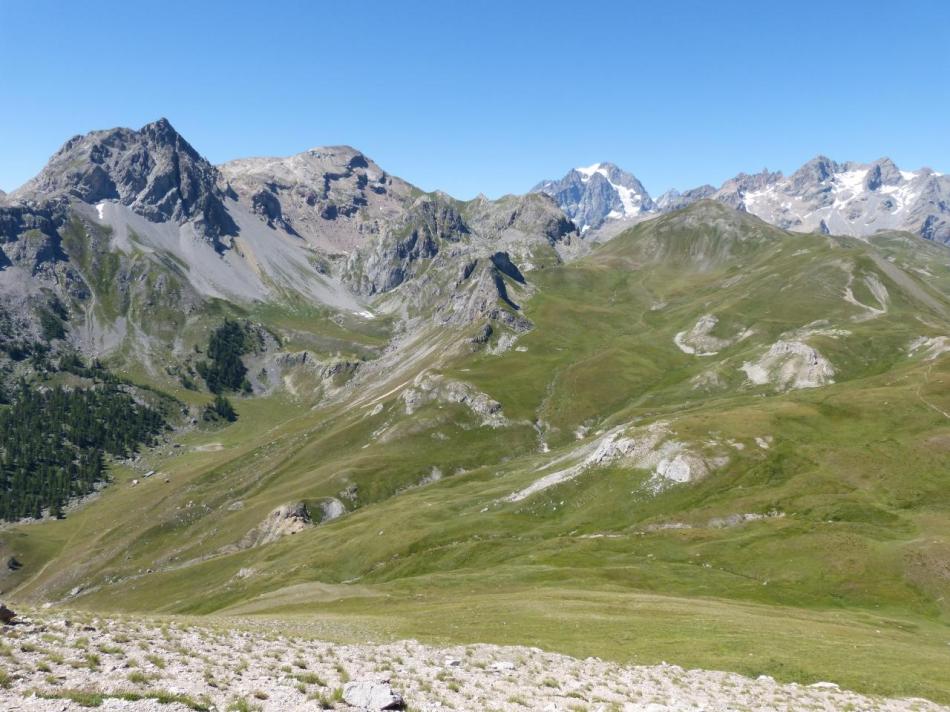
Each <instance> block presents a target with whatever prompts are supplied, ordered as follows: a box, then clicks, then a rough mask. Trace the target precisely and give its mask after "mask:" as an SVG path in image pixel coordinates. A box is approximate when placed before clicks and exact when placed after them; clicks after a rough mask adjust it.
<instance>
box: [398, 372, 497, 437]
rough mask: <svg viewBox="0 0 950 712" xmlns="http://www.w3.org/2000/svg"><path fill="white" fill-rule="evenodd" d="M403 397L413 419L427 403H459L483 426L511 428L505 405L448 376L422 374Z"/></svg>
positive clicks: (404, 392)
mask: <svg viewBox="0 0 950 712" xmlns="http://www.w3.org/2000/svg"><path fill="white" fill-rule="evenodd" d="M401 397H402V400H403V403H404V404H405V408H406V415H412V414H413V413H415V412H416V411H417V410H419V408H421V407H422V406H423V405H425V404H427V403H434V402H442V403H456V404H458V405H462V406H464V407H466V408H468V410H470V411H471V412H472V414H473V415H475V416H477V417H478V418H479V419H480V420H481V423H482V425H485V426H488V427H492V428H498V427H502V426H504V425H507V424H508V420H507V418H505V416H504V414H503V413H502V409H501V403H499V402H498V401H496V400H495V399H494V398H492V397H491V396H489V395H488V394H487V393H482V392H481V391H478V390H476V389H475V387H474V386H472V385H470V384H468V383H463V382H461V381H454V380H451V379H448V378H445V377H444V376H440V375H435V374H428V373H422V374H420V375H419V376H417V377H416V378H415V380H413V382H412V385H411V386H409V387H408V388H406V389H405V390H404V391H403V392H402V394H401Z"/></svg>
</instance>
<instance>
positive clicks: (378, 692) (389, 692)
mask: <svg viewBox="0 0 950 712" xmlns="http://www.w3.org/2000/svg"><path fill="white" fill-rule="evenodd" d="M343 701H344V702H346V704H348V705H350V706H351V707H359V708H360V709H364V710H398V709H402V708H403V706H404V703H403V700H402V696H401V695H400V694H399V693H398V692H395V691H394V690H393V688H392V687H391V686H390V684H389V680H353V681H351V682H348V683H346V684H345V685H344V686H343Z"/></svg>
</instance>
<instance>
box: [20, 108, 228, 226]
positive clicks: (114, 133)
mask: <svg viewBox="0 0 950 712" xmlns="http://www.w3.org/2000/svg"><path fill="white" fill-rule="evenodd" d="M217 181H218V171H217V169H216V168H215V167H214V166H213V165H211V164H210V163H208V161H206V160H205V159H204V158H202V157H201V155H200V154H199V153H198V152H197V151H195V149H194V148H192V146H191V145H190V144H189V143H188V142H187V141H186V140H185V139H184V138H182V136H181V135H180V134H179V133H178V132H177V131H176V130H175V129H174V127H173V126H172V125H171V123H169V121H168V120H167V119H159V120H158V121H155V122H153V123H150V124H146V125H145V126H143V127H142V128H141V129H139V130H138V131H135V130H133V129H127V128H116V129H109V130H106V131H93V132H91V133H88V134H85V135H80V136H74V137H73V138H71V139H70V140H69V141H67V142H66V143H65V144H64V145H63V147H62V148H61V149H60V150H59V151H57V152H56V154H54V155H53V157H52V158H51V159H50V161H49V163H48V164H47V165H46V167H45V168H44V169H43V170H42V171H41V172H40V174H39V175H38V176H36V178H34V179H33V180H31V181H29V182H28V183H27V184H26V185H24V186H23V187H22V188H20V189H19V190H17V191H16V192H15V193H14V194H13V195H12V198H13V199H14V200H17V201H21V202H43V201H46V200H49V199H52V198H57V197H61V196H67V197H69V198H70V199H73V200H79V201H82V202H84V203H89V204H96V203H99V202H101V201H104V200H112V201H116V202H119V203H121V204H123V205H125V206H127V207H129V208H130V209H131V210H133V211H134V212H136V213H138V214H139V215H142V216H143V217H145V218H147V219H149V220H151V221H153V222H167V221H174V222H177V223H180V224H183V223H186V222H194V223H195V227H196V229H197V231H198V232H199V234H201V235H203V236H205V237H208V238H210V239H212V240H217V238H219V237H221V236H223V235H234V234H236V232H237V228H236V226H235V224H234V222H233V220H232V219H231V217H230V215H229V214H228V211H227V209H226V208H225V206H224V199H225V197H226V194H225V192H224V191H223V190H222V189H220V188H219V187H218V186H217Z"/></svg>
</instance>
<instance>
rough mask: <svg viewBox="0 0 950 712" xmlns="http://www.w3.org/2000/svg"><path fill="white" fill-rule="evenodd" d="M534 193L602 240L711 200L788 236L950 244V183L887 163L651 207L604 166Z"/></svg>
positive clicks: (776, 179)
mask: <svg viewBox="0 0 950 712" xmlns="http://www.w3.org/2000/svg"><path fill="white" fill-rule="evenodd" d="M534 190H535V191H540V192H544V193H547V194H549V195H552V196H553V197H554V198H555V200H557V202H558V204H559V205H560V206H561V208H562V209H563V210H564V211H565V212H566V213H567V214H568V215H569V216H570V217H571V218H572V219H573V220H574V221H575V223H577V224H578V226H579V227H581V229H582V230H583V231H584V232H585V234H586V233H587V232H588V231H590V232H591V234H595V235H596V236H597V237H599V238H601V239H603V238H604V237H609V236H610V235H612V234H615V233H616V232H618V231H619V230H620V229H622V228H623V227H624V223H626V222H627V221H629V220H630V219H631V218H634V219H644V218H648V217H655V216H656V215H657V214H659V213H664V212H669V211H671V210H679V209H681V208H683V207H685V206H687V205H690V204H691V203H694V202H696V201H699V200H705V199H709V198H711V199H714V200H718V201H720V202H722V203H726V204H727V205H730V206H732V207H734V208H736V209H738V210H744V211H747V212H750V213H752V214H754V215H757V216H758V217H761V218H762V219H764V220H766V221H767V222H770V223H772V224H774V225H777V226H779V227H782V228H785V229H789V230H795V231H800V232H811V231H821V232H830V233H838V234H844V235H853V236H857V237H866V236H869V235H872V234H874V233H875V232H878V231H881V230H906V231H909V232H914V233H916V234H918V235H920V236H921V237H924V238H927V239H929V240H935V241H937V242H950V177H947V176H943V175H941V174H940V173H937V172H935V171H933V170H931V169H929V168H921V169H919V170H917V171H906V170H901V169H900V168H899V167H898V166H897V164H895V163H894V161H892V160H891V159H889V158H886V157H884V158H879V159H878V160H876V161H873V162H871V163H856V162H852V161H848V162H843V163H839V162H837V161H835V160H833V159H831V158H829V157H828V156H825V155H818V156H815V157H814V158H812V159H811V160H809V161H807V162H806V163H805V164H803V165H802V166H801V167H800V168H799V169H798V170H796V171H795V172H793V173H792V174H791V175H789V176H787V177H786V176H785V175H784V174H783V173H782V172H781V171H769V170H768V169H763V170H762V171H760V172H758V173H751V174H750V173H739V174H738V175H736V176H735V177H733V178H730V179H729V180H727V181H725V182H724V183H723V184H722V185H721V186H720V187H719V188H715V187H714V186H712V185H709V184H706V185H701V186H699V187H697V188H692V189H690V190H685V191H682V192H680V191H678V190H670V191H667V192H666V193H664V194H663V195H661V196H660V197H659V198H658V199H657V200H655V201H651V200H649V197H648V195H647V192H646V190H645V189H643V186H642V185H641V184H640V183H639V181H636V179H635V178H633V177H632V176H631V175H630V174H629V173H625V172H624V171H622V170H620V169H619V168H617V167H616V166H614V165H613V164H611V163H597V164H594V165H592V166H588V167H585V168H576V169H574V170H572V171H570V172H569V173H568V174H567V176H565V177H564V178H563V179H561V180H560V181H544V182H542V183H540V184H538V185H537V186H536V187H535V188H534ZM625 191H630V192H629V193H628V195H632V194H636V195H638V196H641V197H640V199H639V202H637V203H635V204H632V203H631V202H630V201H628V200H624V193H625ZM618 205H620V207H619V208H618V207H617V206H618Z"/></svg>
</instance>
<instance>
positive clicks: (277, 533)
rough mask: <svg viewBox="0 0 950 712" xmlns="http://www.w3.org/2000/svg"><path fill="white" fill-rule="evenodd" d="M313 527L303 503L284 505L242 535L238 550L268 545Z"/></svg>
mask: <svg viewBox="0 0 950 712" xmlns="http://www.w3.org/2000/svg"><path fill="white" fill-rule="evenodd" d="M311 526H313V522H312V521H311V519H310V512H309V511H307V506H306V505H305V504H304V503H303V502H297V503H295V504H284V505H281V506H280V507H277V509H275V510H274V511H273V512H271V513H270V514H268V515H267V518H266V519H265V520H264V521H263V522H261V523H260V524H258V525H257V526H256V527H255V528H254V529H252V530H251V531H249V532H248V533H247V534H245V535H244V538H243V539H241V541H240V543H239V544H238V548H240V549H250V548H253V547H255V546H264V545H265V544H270V543H271V542H275V541H277V540H278V539H282V538H283V537H285V536H291V535H293V534H298V533H300V532H302V531H305V530H307V529H309V528H310V527H311Z"/></svg>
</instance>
